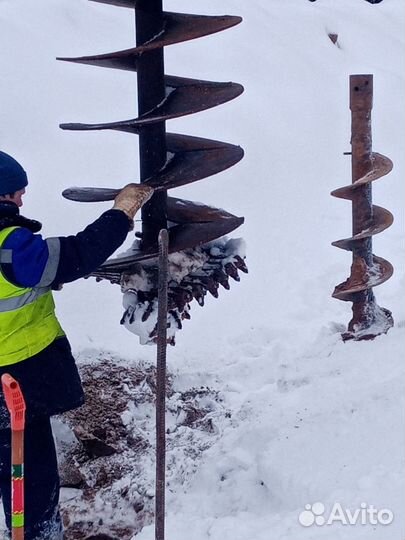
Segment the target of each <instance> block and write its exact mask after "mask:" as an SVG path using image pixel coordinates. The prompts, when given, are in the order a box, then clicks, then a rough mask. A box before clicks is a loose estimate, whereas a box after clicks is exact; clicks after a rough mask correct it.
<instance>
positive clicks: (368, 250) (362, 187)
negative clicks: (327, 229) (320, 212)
mask: <svg viewBox="0 0 405 540" xmlns="http://www.w3.org/2000/svg"><path fill="white" fill-rule="evenodd" d="M372 105H373V76H372V75H352V76H351V77H350V109H351V113H352V138H351V145H352V152H351V155H352V184H351V185H349V186H345V187H342V188H340V189H336V190H335V191H333V192H332V195H333V196H334V197H339V198H341V199H346V200H349V201H352V211H353V235H352V236H351V238H346V239H343V240H338V241H337V242H333V245H334V246H336V247H338V248H341V249H345V250H347V251H352V252H353V263H352V267H351V274H350V277H349V278H348V279H347V280H346V281H345V282H344V283H341V284H340V285H338V286H337V287H336V288H335V290H334V292H333V295H332V296H333V297H334V298H338V299H339V300H345V301H349V302H353V308H352V309H353V318H352V320H351V321H350V323H349V326H348V330H347V332H345V333H343V334H342V337H343V339H344V340H347V339H355V340H363V339H373V338H374V337H376V336H378V335H380V334H383V333H386V332H387V331H388V330H389V329H390V328H391V327H392V325H393V319H392V315H391V312H390V311H389V310H388V309H386V308H381V307H380V306H378V305H377V303H376V300H375V297H374V293H373V287H376V286H377V285H380V284H381V283H384V282H385V281H387V280H388V279H389V278H390V277H391V275H392V273H393V267H392V265H391V264H390V263H389V262H388V261H386V260H385V259H383V258H381V257H377V256H376V255H373V252H372V237H373V236H374V235H375V234H378V233H380V232H382V231H384V230H385V229H387V228H388V227H390V226H391V224H392V222H393V220H394V218H393V216H392V214H391V212H389V211H388V210H386V209H385V208H381V207H380V206H376V205H373V204H372V182H374V181H375V180H377V179H379V178H381V177H382V176H385V175H386V174H388V173H389V172H390V171H391V170H392V167H393V164H392V162H391V160H390V159H388V158H387V157H385V156H383V155H381V154H378V153H376V152H372V134H371V109H372Z"/></svg>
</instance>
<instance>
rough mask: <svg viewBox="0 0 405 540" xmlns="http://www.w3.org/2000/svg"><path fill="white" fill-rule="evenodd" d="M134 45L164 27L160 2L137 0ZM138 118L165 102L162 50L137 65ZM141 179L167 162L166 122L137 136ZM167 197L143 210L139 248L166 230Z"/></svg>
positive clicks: (159, 195)
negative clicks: (140, 244) (162, 230)
mask: <svg viewBox="0 0 405 540" xmlns="http://www.w3.org/2000/svg"><path fill="white" fill-rule="evenodd" d="M135 24H136V44H137V46H139V45H143V44H145V43H146V42H148V41H149V40H150V39H152V38H153V37H154V36H156V35H157V34H159V33H160V32H161V31H162V29H163V25H164V21H163V6H162V0H140V1H138V2H137V3H136V9H135ZM137 71H138V78H137V80H138V115H139V116H142V115H143V114H145V113H146V112H148V111H150V110H152V109H154V108H155V107H156V106H157V105H158V104H159V103H161V102H162V101H163V100H164V98H165V81H164V55H163V48H161V49H156V50H153V51H148V52H144V53H143V54H142V56H141V57H140V58H139V61H138V69H137ZM139 158H140V178H141V182H144V181H145V180H146V179H147V178H149V177H151V176H153V175H154V174H156V173H157V171H159V170H160V169H161V168H162V167H163V165H164V164H165V162H166V135H165V122H157V123H154V124H151V125H147V126H144V127H142V129H141V132H140V135H139ZM166 201H167V193H166V192H165V191H164V192H161V193H157V194H155V195H154V196H153V197H152V199H151V200H150V201H149V202H148V203H146V204H145V205H144V207H143V208H142V244H143V247H145V248H147V247H149V246H151V245H156V243H157V239H158V234H159V231H160V230H161V229H166V228H167V204H166Z"/></svg>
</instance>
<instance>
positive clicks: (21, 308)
mask: <svg viewBox="0 0 405 540" xmlns="http://www.w3.org/2000/svg"><path fill="white" fill-rule="evenodd" d="M17 228H18V227H7V228H5V229H3V230H1V231H0V248H1V247H2V245H3V244H4V242H5V240H6V238H7V237H8V235H9V234H10V233H11V232H13V231H14V230H15V229H17ZM0 253H2V259H1V262H3V263H4V262H12V251H11V250H4V249H3V250H2V251H1V252H0ZM63 335H64V332H63V330H62V328H61V326H60V324H59V321H58V319H57V318H56V315H55V303H54V300H53V296H52V291H51V288H50V287H48V286H47V287H41V286H38V287H33V288H22V287H19V286H17V285H13V284H12V283H10V282H9V281H7V279H6V278H5V276H4V274H3V273H2V271H1V265H0V367H2V366H7V365H10V364H16V363H17V362H21V361H22V360H26V359H27V358H30V357H31V356H33V355H35V354H38V353H39V352H41V351H42V350H43V349H45V347H47V346H48V345H50V344H51V343H52V342H53V341H54V340H55V338H57V337H59V336H63Z"/></svg>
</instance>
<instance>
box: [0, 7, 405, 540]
mask: <svg viewBox="0 0 405 540" xmlns="http://www.w3.org/2000/svg"><path fill="white" fill-rule="evenodd" d="M165 4H166V5H165V7H166V9H167V10H168V11H179V12H191V13H202V14H224V13H229V14H235V15H241V16H242V17H243V18H244V22H243V24H241V25H239V26H238V27H236V28H234V29H231V30H228V31H226V32H222V33H220V34H216V35H213V36H210V37H206V38H204V39H199V40H194V41H192V42H188V43H183V44H179V45H174V46H170V47H168V48H167V49H166V52H165V57H166V71H167V73H169V74H173V75H180V76H186V77H195V78H200V79H208V80H233V81H235V82H240V83H242V84H243V85H244V86H245V93H244V94H243V95H242V96H241V97H240V98H238V99H237V100H235V101H232V102H230V103H228V104H226V105H223V106H221V107H218V108H216V109H212V110H209V111H205V112H203V113H200V114H196V115H193V116H190V117H187V118H182V119H178V120H175V121H171V122H169V123H168V129H169V131H174V132H179V133H187V134H190V135H195V136H202V137H207V138H210V137H212V138H214V139H218V140H223V141H228V142H231V143H234V144H240V145H241V146H243V147H244V148H245V150H246V156H245V158H244V160H243V161H242V162H241V163H240V164H238V165H237V166H235V167H233V168H232V169H229V170H228V171H226V172H224V173H222V174H220V175H218V176H216V177H214V178H210V179H206V180H203V181H201V182H198V183H196V184H193V185H191V186H187V187H184V188H181V189H178V190H176V196H179V197H182V196H184V198H187V199H192V200H198V201H203V202H204V203H206V204H212V205H213V206H217V207H224V208H226V209H227V210H228V211H230V212H232V213H235V214H236V215H244V216H245V218H246V223H245V225H244V226H243V227H242V228H241V229H239V230H238V231H237V233H236V235H237V236H241V235H242V236H243V237H244V238H245V240H246V243H247V250H248V252H247V255H248V259H247V261H248V265H249V271H250V272H249V275H248V276H244V275H243V276H242V280H241V283H240V284H235V286H232V288H231V291H229V292H225V291H224V292H222V293H221V296H220V300H214V299H212V300H210V301H208V302H207V303H206V306H205V307H204V308H200V307H199V306H197V305H194V306H193V309H192V312H191V315H192V320H191V321H189V322H187V323H186V324H185V325H184V330H183V331H182V332H180V333H179V334H178V335H177V346H176V347H175V348H171V349H170V350H169V359H168V361H169V369H170V371H171V372H172V373H173V374H174V375H175V382H174V385H175V387H177V388H178V389H179V390H180V389H183V388H188V387H191V386H196V387H198V386H200V385H207V386H209V387H211V388H214V389H216V390H219V391H220V392H221V395H222V396H223V399H224V400H225V406H226V408H227V409H228V410H231V411H232V418H233V420H232V422H228V421H227V422H224V423H223V425H222V424H221V422H220V420H218V422H219V425H218V426H217V427H218V429H219V431H220V433H221V436H220V437H218V439H217V440H216V442H215V444H213V445H212V446H211V447H210V448H209V449H208V450H207V451H206V452H205V453H204V454H203V456H202V459H201V461H200V462H199V464H198V468H197V470H196V471H195V472H194V473H193V474H190V475H189V477H188V478H187V480H186V481H185V482H184V483H183V484H180V483H179V484H178V485H171V490H170V492H169V493H168V500H167V528H168V531H167V537H168V538H176V540H186V539H187V540H188V539H189V538H195V539H197V538H198V539H200V540H203V539H210V540H228V539H229V540H231V539H232V540H242V539H243V540H247V539H249V540H250V539H253V538H254V539H255V540H269V539H277V540H282V539H294V540H297V539H298V538H299V539H304V540H318V539H327V540H331V539H332V538H333V540H339V539H344V540H348V539H350V540H352V539H353V540H366V539H367V540H370V539H376V540H403V539H404V538H405V523H404V521H405V520H404V516H405V512H404V508H405V490H404V488H405V481H404V480H405V475H404V472H405V471H404V446H405V445H404V443H405V441H404V433H405V431H404V424H405V422H404V387H405V386H404V383H405V373H404V372H405V365H404V359H403V355H404V338H405V304H404V301H403V298H404V295H403V293H404V286H405V275H404V268H405V250H404V230H405V223H404V204H405V203H404V201H405V182H404V180H403V179H404V147H405V144H404V143H405V136H404V128H405V108H404V95H405V88H404V86H405V85H404V65H405V62H404V60H405V58H404V57H405V47H404V40H405V32H404V26H405V25H404V23H405V4H404V2H403V0H383V2H381V3H380V4H376V5H371V4H370V3H368V2H366V1H364V0H318V1H317V2H308V1H306V0H255V1H253V2H246V1H245V0H221V1H220V2H218V0H205V2H203V3H197V2H194V3H193V2H190V1H185V0H167V1H166V3H165ZM0 25H1V31H0V51H1V53H0V73H1V77H0V97H1V106H0V126H1V128H0V148H1V149H2V150H4V151H6V152H9V153H11V154H13V155H15V156H16V157H17V158H18V159H19V160H20V161H21V162H22V163H23V164H24V167H25V168H26V170H27V171H28V173H29V177H30V187H29V190H28V192H27V195H26V202H25V206H24V212H25V214H26V215H28V216H31V217H35V218H37V219H40V220H42V221H43V222H44V229H43V232H44V235H45V236H55V235H68V234H73V233H75V232H77V231H78V230H79V229H80V228H82V227H84V226H85V225H86V224H87V223H88V222H89V221H90V220H92V219H93V218H96V217H97V215H98V214H99V213H100V212H101V211H102V210H103V209H105V208H107V207H108V205H107V204H102V203H100V204H93V205H84V204H76V203H72V202H69V201H66V200H64V199H62V198H61V191H62V190H63V189H64V188H66V187H69V186H71V185H82V186H88V185H94V186H106V187H107V186H108V187H120V186H122V185H125V184H126V183H128V182H129V181H136V180H137V178H138V158H137V139H136V137H132V136H131V135H129V134H125V133H118V132H116V133H115V132H99V133H96V132H94V133H71V132H62V131H61V130H59V129H58V124H59V123H61V122H70V121H82V122H102V121H114V120H123V119H127V118H131V117H134V116H135V115H136V96H135V94H134V92H135V88H136V82H135V77H136V76H135V75H134V74H132V73H128V72H121V71H116V70H107V69H101V68H92V67H89V66H80V65H72V64H68V63H62V62H57V61H56V60H55V57H56V56H81V55H85V54H91V53H103V52H108V51H112V50H119V49H124V48H129V47H131V46H133V32H134V28H133V27H134V21H133V15H132V13H131V11H130V10H126V9H120V8H114V7H111V6H107V5H102V4H97V3H93V2H87V1H85V0H58V1H57V2H55V0H36V1H35V2H31V1H29V0H0ZM328 33H336V34H338V36H339V38H338V45H339V46H336V45H333V44H332V42H331V40H330V39H329V38H328ZM354 73H372V74H374V109H373V141H374V144H373V146H374V149H375V150H376V151H378V152H381V153H383V154H385V155H387V156H388V157H390V158H391V159H392V161H393V162H394V170H393V172H392V173H390V174H389V175H388V176H387V177H384V178H382V179H381V180H380V181H377V182H375V183H374V185H373V197H374V201H375V203H376V204H378V205H380V206H383V207H385V208H387V209H389V210H390V211H391V212H392V213H393V214H394V216H395V222H394V225H393V226H392V227H391V228H390V229H388V230H386V231H384V233H382V234H381V235H379V236H377V237H375V240H374V252H375V253H376V254H377V255H379V256H382V257H385V258H386V259H388V260H389V261H390V262H391V263H392V264H393V266H394V268H395V274H394V276H393V277H392V279H390V280H389V281H388V282H387V283H385V284H384V285H382V286H380V287H378V288H376V289H375V293H376V296H377V300H378V303H379V304H380V305H381V306H384V307H387V308H389V309H390V310H392V312H393V316H394V318H395V321H396V323H395V327H394V328H393V329H392V330H390V332H389V333H388V334H387V335H384V336H381V337H379V338H378V339H376V340H375V341H374V342H357V343H354V342H348V343H346V344H344V343H342V341H341V339H340V332H341V331H342V330H344V329H345V327H346V324H347V322H348V321H349V320H350V316H351V310H350V304H349V303H346V302H341V301H338V300H334V299H332V298H331V293H332V291H333V288H334V286H335V285H336V284H338V283H339V282H341V281H344V280H345V279H346V278H347V276H348V274H349V271H350V262H351V261H350V254H349V253H347V252H344V251H342V250H339V249H336V248H334V247H332V246H331V242H332V241H334V240H337V239H339V238H345V237H348V236H350V229H351V209H350V203H349V202H348V201H344V200H340V199H336V198H333V197H331V196H330V192H331V191H332V190H333V189H336V188H338V187H341V186H344V185H347V184H349V183H350V182H351V167H350V158H349V157H347V156H343V152H347V151H349V150H350V111H349V96H348V77H349V75H350V74H354ZM55 296H56V302H57V312H58V315H59V317H60V319H61V321H62V323H63V326H64V328H65V330H66V332H67V334H68V335H69V337H70V340H71V342H72V345H73V347H74V350H75V352H76V353H77V355H78V357H79V362H80V358H88V357H94V358H95V357H97V355H99V354H100V351H106V352H107V351H109V352H111V353H112V354H117V355H119V356H120V357H121V358H124V359H126V360H127V362H128V363H131V362H140V361H142V362H147V363H150V362H154V354H155V353H154V349H153V348H151V347H141V346H140V345H139V344H138V343H137V340H136V338H135V337H134V336H133V335H132V334H130V333H129V332H127V331H126V330H125V329H124V328H122V327H120V325H119V319H120V316H121V309H122V308H121V302H122V295H121V293H120V290H119V288H118V287H116V286H112V285H109V284H108V283H101V284H97V283H95V281H94V280H81V281H79V282H76V283H74V284H70V285H66V286H65V287H64V289H63V291H61V292H60V293H57V295H55ZM193 304H195V303H193ZM150 467H151V471H150V474H151V475H152V474H153V464H151V465H150ZM315 502H322V503H323V504H324V505H325V506H326V507H327V508H330V507H331V506H332V505H333V504H334V503H335V502H340V503H341V504H342V506H343V507H347V508H350V509H353V510H354V509H356V508H359V507H360V504H361V503H367V504H369V505H374V506H375V507H377V508H388V509H390V510H391V511H392V512H393V513H394V516H395V517H394V520H393V522H392V523H391V524H390V525H385V526H384V525H374V526H373V525H358V526H343V525H341V524H339V523H335V524H333V525H329V526H327V525H324V526H315V525H314V526H312V527H308V528H305V527H303V526H301V525H300V524H299V522H298V515H299V513H300V512H301V511H302V510H304V507H305V505H306V504H310V503H315ZM100 512H102V508H101V510H100ZM153 534H154V533H153V527H152V526H150V527H146V528H145V529H144V530H143V531H142V532H141V534H140V535H138V536H137V538H139V540H150V539H152V538H153Z"/></svg>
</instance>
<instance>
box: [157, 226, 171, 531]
mask: <svg viewBox="0 0 405 540" xmlns="http://www.w3.org/2000/svg"><path fill="white" fill-rule="evenodd" d="M158 243H159V273H158V320H157V328H156V331H157V336H156V344H157V362H156V499H155V538H156V539H157V540H164V538H165V506H166V504H165V487H166V371H167V370H166V352H167V310H168V280H169V271H168V245H169V238H168V234H167V230H165V229H163V230H161V231H160V233H159V241H158Z"/></svg>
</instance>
